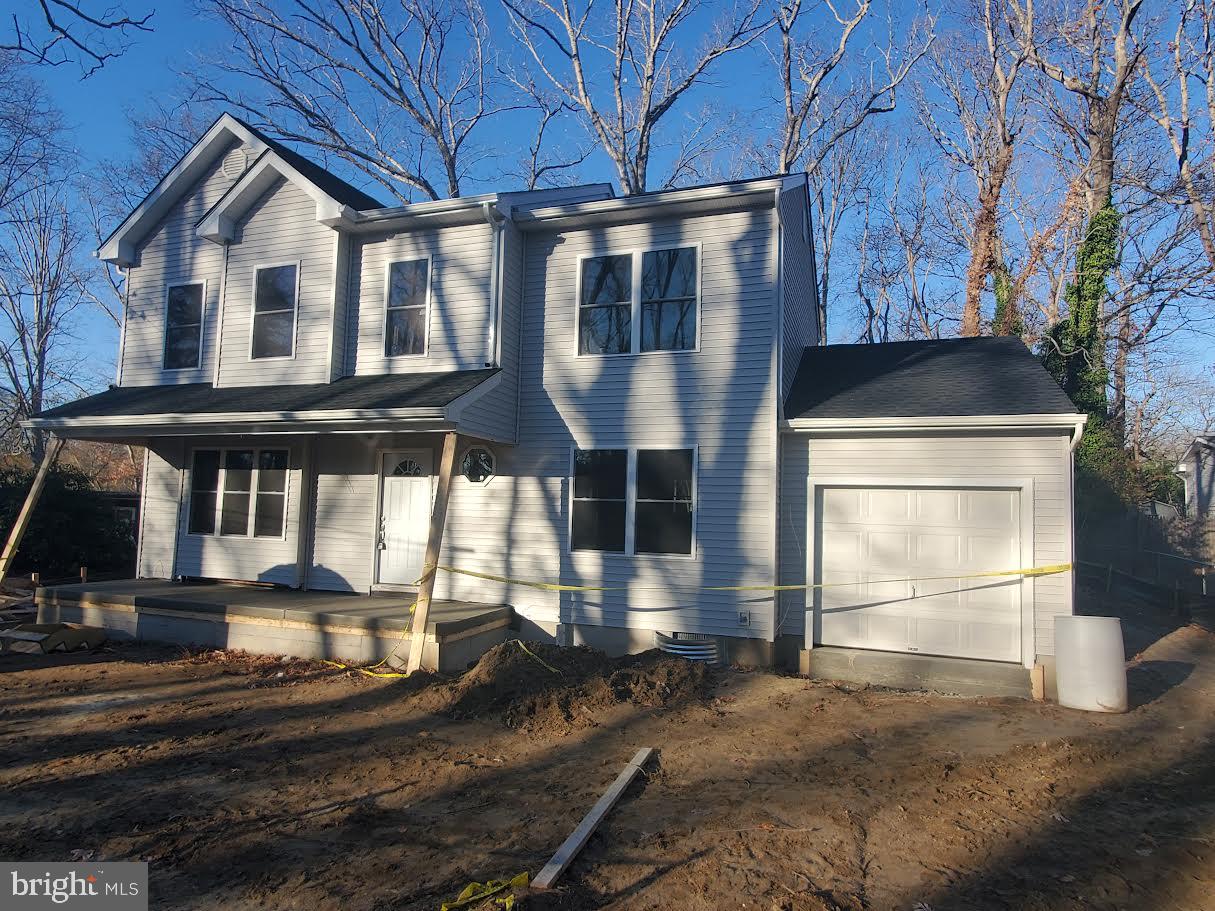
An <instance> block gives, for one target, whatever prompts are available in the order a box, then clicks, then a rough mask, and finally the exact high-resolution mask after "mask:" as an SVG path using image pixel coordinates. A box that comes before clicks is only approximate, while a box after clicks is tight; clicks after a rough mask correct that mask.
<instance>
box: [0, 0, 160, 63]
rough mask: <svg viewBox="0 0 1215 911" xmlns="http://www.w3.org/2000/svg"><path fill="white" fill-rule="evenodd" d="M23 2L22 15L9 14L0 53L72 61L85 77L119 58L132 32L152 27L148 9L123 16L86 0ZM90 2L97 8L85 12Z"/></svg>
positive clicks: (36, 59) (119, 11)
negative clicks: (6, 35) (7, 34)
mask: <svg viewBox="0 0 1215 911" xmlns="http://www.w3.org/2000/svg"><path fill="white" fill-rule="evenodd" d="M27 2H28V7H27V10H28V15H26V16H22V15H19V14H18V13H13V14H12V16H11V19H10V22H11V24H12V33H11V35H10V37H9V38H8V39H7V40H6V41H5V42H4V43H3V44H0V51H8V52H10V53H12V54H15V55H17V56H19V57H21V58H23V59H25V60H26V61H28V62H32V63H35V64H44V65H47V66H61V65H63V64H65V63H70V62H73V61H75V62H77V63H79V64H80V68H81V70H82V72H83V74H84V78H86V79H87V78H88V77H89V76H92V75H93V74H94V73H96V72H97V71H98V70H100V69H101V68H102V67H104V66H105V65H106V64H107V63H108V62H109V61H111V60H113V59H114V58H115V57H121V56H122V55H123V53H125V52H126V50H127V48H128V47H130V44H131V41H132V40H133V38H134V36H135V35H136V34H137V33H139V32H150V31H152V25H151V22H152V16H153V14H154V13H153V11H151V10H149V11H148V12H147V13H144V14H143V15H140V14H138V13H134V14H129V13H126V12H124V11H123V10H122V9H121V8H120V7H119V8H116V7H113V6H103V5H101V4H90V3H88V2H87V0H27ZM90 6H96V7H98V9H97V12H96V13H90V12H88V8H89V7H90Z"/></svg>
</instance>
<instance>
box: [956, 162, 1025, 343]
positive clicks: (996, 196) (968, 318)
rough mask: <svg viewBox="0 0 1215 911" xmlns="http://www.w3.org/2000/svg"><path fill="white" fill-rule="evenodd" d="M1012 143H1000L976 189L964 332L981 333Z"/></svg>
mask: <svg viewBox="0 0 1215 911" xmlns="http://www.w3.org/2000/svg"><path fill="white" fill-rule="evenodd" d="M1012 158H1013V147H1012V145H1007V144H1006V145H1003V146H1001V147H1000V150H999V152H997V153H996V158H995V161H993V162H992V167H991V173H990V174H988V175H987V179H986V180H985V181H983V185H982V186H981V187H980V189H979V203H978V208H977V209H976V210H975V224H974V230H973V231H972V233H971V238H970V266H969V267H968V268H967V270H966V303H965V304H964V305H963V308H962V328H961V333H962V335H963V336H975V335H981V334H982V332H983V325H982V313H983V310H982V306H983V290H984V288H986V287H987V276H989V275H991V273H992V272H993V271H994V270H995V266H996V231H997V228H998V227H999V214H1000V212H999V209H1000V195H1001V193H1002V192H1003V190H1004V181H1005V180H1006V179H1007V177H1008V170H1009V168H1010V167H1011V166H1012Z"/></svg>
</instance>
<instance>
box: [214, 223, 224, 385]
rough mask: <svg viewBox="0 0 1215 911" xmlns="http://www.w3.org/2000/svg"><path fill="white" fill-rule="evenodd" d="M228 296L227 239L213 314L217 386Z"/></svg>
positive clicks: (217, 383)
mask: <svg viewBox="0 0 1215 911" xmlns="http://www.w3.org/2000/svg"><path fill="white" fill-rule="evenodd" d="M227 296H228V241H226V240H225V241H224V256H223V265H222V266H221V267H220V273H219V307H218V308H217V309H216V314H215V372H214V374H213V376H212V377H211V385H212V386H215V387H217V388H218V386H219V365H220V362H221V361H222V360H223V353H224V299H225V298H226V297H227Z"/></svg>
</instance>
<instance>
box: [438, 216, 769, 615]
mask: <svg viewBox="0 0 1215 911" xmlns="http://www.w3.org/2000/svg"><path fill="white" fill-rule="evenodd" d="M773 214H774V213H773V212H771V211H770V210H767V211H765V210H759V211H748V212H738V213H730V214H718V215H713V216H705V217H701V218H690V219H686V220H681V221H663V222H654V223H645V224H631V225H620V226H613V227H606V228H601V229H596V230H583V231H576V232H575V231H569V232H563V233H560V234H529V235H527V258H526V266H527V269H526V278H525V286H524V291H523V300H524V324H523V330H522V337H523V339H525V340H527V343H526V344H525V345H524V346H523V349H522V365H521V370H522V376H521V398H520V429H519V444H518V446H516V447H501V448H500V450H499V453H498V456H499V460H498V474H497V475H496V476H495V477H494V478H493V479H491V480H490V481H489V482H488V483H486V484H484V485H470V484H467V483H465V484H463V485H455V486H454V487H453V491H454V492H453V496H452V503H451V506H450V507H449V511H448V532H449V534H448V537H447V539H446V541H445V548H444V557H443V559H444V560H450V561H451V562H453V563H455V564H456V565H458V566H469V567H470V568H477V569H481V570H483V571H485V572H490V573H496V574H502V575H508V576H509V575H513V576H516V577H521V578H545V579H557V578H560V579H562V580H565V581H571V582H583V583H585V584H587V585H609V586H625V587H629V588H631V590H630V591H626V592H611V593H603V594H593V593H592V594H585V595H583V594H570V593H562V594H556V593H547V592H539V591H535V590H532V589H525V588H522V587H513V586H509V585H504V584H498V583H489V582H483V581H480V580H472V579H465V578H461V577H455V578H453V577H448V576H441V577H440V579H439V582H438V585H439V596H443V597H459V598H469V599H470V600H481V601H492V602H502V601H505V602H507V603H510V604H512V605H513V606H514V607H515V608H516V610H518V611H519V612H520V613H521V614H523V615H524V616H525V617H526V618H528V619H530V620H532V621H534V622H537V623H545V624H551V623H554V622H557V621H561V622H566V623H579V624H591V625H599V626H612V627H626V626H628V627H634V628H638V629H656V630H668V631H681V632H700V633H713V634H721V635H730V636H748V637H759V638H767V637H770V636H771V635H772V632H773V628H772V619H773V608H772V597H771V595H767V594H763V593H760V594H756V593H747V594H745V595H739V594H738V593H726V592H700V591H697V590H696V589H697V588H698V587H699V586H703V585H747V584H754V585H762V584H765V583H770V582H771V581H772V575H773V566H772V562H773V551H774V541H773V535H774V532H775V527H776V520H775V516H774V514H773V510H774V504H773V500H772V491H773V489H774V486H775V471H776V452H775V444H776V413H775V408H776V389H775V381H774V379H773V376H772V360H773V358H772V354H773V345H774V344H775V334H776V333H775V319H774V316H775V304H776V300H775V282H774V275H773V268H774V265H775V264H774V258H773V247H772V242H773ZM696 243H699V244H700V245H701V263H700V268H701V282H700V283H701V320H700V346H701V347H700V351H699V352H695V353H689V352H654V353H647V354H645V355H642V356H621V357H611V358H600V357H582V358H580V357H578V356H577V353H576V347H575V345H574V343H573V340H574V339H575V337H576V333H575V319H576V310H577V307H576V300H577V262H578V259H579V257H580V256H589V255H596V254H598V253H600V252H609V251H613V250H621V249H625V250H628V249H638V250H646V249H658V248H662V247H675V246H689V245H693V244H696ZM437 268H438V267H436V275H437V274H438V272H437ZM575 446H577V447H579V448H584V449H592V448H596V449H611V448H630V447H632V448H639V449H645V448H648V447H652V448H658V447H687V448H693V447H695V448H696V449H697V478H696V480H697V495H698V499H697V503H696V555H695V557H692V558H689V557H687V556H678V555H674V556H673V555H665V554H638V555H622V554H603V553H594V552H591V553H581V552H579V553H573V554H571V553H570V552H569V546H568V544H569V541H568V538H569V526H568V509H569V506H568V504H569V483H570V479H569V470H570V467H569V466H570V450H571V448H572V447H575ZM740 609H741V610H746V611H747V612H748V613H749V617H750V622H749V624H748V625H746V626H742V625H740V624H739V620H738V613H739V610H740Z"/></svg>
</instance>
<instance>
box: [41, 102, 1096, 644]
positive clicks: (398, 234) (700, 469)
mask: <svg viewBox="0 0 1215 911" xmlns="http://www.w3.org/2000/svg"><path fill="white" fill-rule="evenodd" d="M810 237H811V232H810V223H809V208H808V199H807V188H806V181H805V178H804V176H803V175H797V176H790V177H777V178H764V179H756V180H746V181H738V182H733V183H726V184H720V185H715V186H706V187H697V188H692V189H682V190H668V191H661V192H656V193H647V194H642V195H638V196H632V197H627V198H615V197H614V196H613V194H612V190H611V188H610V187H609V186H607V185H601V184H596V185H590V186H581V187H570V188H563V189H552V190H540V191H534V192H521V193H499V194H487V195H482V196H475V197H467V198H461V199H451V200H444V201H440V202H426V203H418V204H413V205H406V206H397V207H382V206H380V205H379V204H378V203H377V202H375V201H374V200H372V199H369V198H368V197H367V196H365V195H364V194H363V193H361V192H360V191H358V190H356V189H354V188H352V187H350V186H348V185H346V184H345V183H343V182H342V181H340V180H338V179H336V178H335V177H333V176H332V175H330V174H328V173H327V172H325V171H323V170H321V169H319V168H318V167H316V166H315V165H313V164H311V163H309V162H307V161H306V160H304V159H302V158H300V157H299V156H298V155H296V154H294V153H291V152H290V151H289V150H286V149H284V148H283V147H282V146H280V145H278V144H277V143H275V142H272V141H270V140H269V139H267V138H266V137H264V136H262V135H261V134H259V133H258V132H256V131H254V130H253V129H251V128H249V127H248V126H246V125H245V124H243V123H241V122H240V121H238V120H236V119H235V118H233V117H230V116H226V115H225V116H223V117H221V118H220V119H219V120H218V121H217V122H216V123H215V125H214V126H213V127H212V128H211V129H210V130H209V131H208V132H207V134H206V135H205V136H204V137H203V138H202V139H201V140H200V141H199V142H198V144H197V145H196V146H195V147H194V148H193V149H191V151H190V152H189V153H188V154H187V155H186V156H185V157H184V158H183V159H182V161H181V162H180V163H178V165H177V166H176V167H175V168H174V169H173V171H172V172H170V174H168V175H167V176H166V177H165V179H164V180H163V181H161V183H160V184H159V185H158V186H157V187H156V189H155V190H154V191H153V192H152V193H151V194H150V195H149V196H148V198H147V199H146V200H145V201H144V202H143V203H142V204H141V205H140V206H139V207H138V208H137V209H136V210H135V211H134V212H133V213H132V214H131V215H130V217H128V218H127V219H126V221H124V222H123V224H122V225H121V226H120V227H119V228H118V230H117V231H116V232H115V233H114V235H113V236H112V237H111V238H110V239H109V240H107V241H106V243H105V244H104V245H103V246H102V248H101V250H100V251H99V255H100V256H101V257H102V258H103V259H105V260H106V261H108V262H112V263H115V264H117V265H118V266H120V267H122V268H123V269H124V270H125V273H126V275H127V278H128V288H129V293H128V298H127V300H126V304H125V320H124V325H123V331H122V343H121V352H120V358H119V368H118V378H117V384H116V386H115V387H114V388H112V389H110V390H109V391H107V392H103V393H101V394H99V395H96V396H92V397H91V398H87V399H84V400H82V401H79V402H74V403H72V404H70V405H66V406H63V407H61V408H56V409H54V410H51V411H49V412H46V413H45V414H43V415H41V416H40V417H39V418H37V419H36V420H35V421H34V422H33V423H35V424H36V425H37V426H41V427H44V428H46V429H49V430H53V431H54V432H55V433H57V434H60V435H62V436H69V437H81V438H90V439H107V440H124V441H130V442H136V443H139V444H143V445H147V447H148V458H147V464H146V468H145V484H144V487H143V490H144V503H143V509H142V512H141V527H140V542H139V574H140V575H141V576H144V577H153V578H178V577H202V578H217V579H239V580H255V581H261V582H272V583H277V584H280V585H284V586H291V587H301V588H311V589H326V590H333V591H347V592H357V593H368V592H375V591H379V590H389V591H392V590H399V589H408V587H409V586H410V584H411V583H413V582H414V581H415V580H416V579H417V578H418V576H419V575H420V574H421V572H422V568H423V549H424V547H425V544H426V535H427V524H428V517H429V512H430V507H431V498H432V489H433V483H432V482H433V475H434V473H435V466H436V464H437V459H438V450H439V446H440V443H441V441H442V438H443V437H442V435H443V434H444V433H447V432H452V431H454V432H456V433H458V434H459V435H460V441H461V443H460V447H459V451H458V456H457V462H456V466H457V472H458V475H457V477H456V479H455V482H454V485H453V489H452V493H451V499H450V506H449V509H448V512H447V521H446V534H445V537H444V540H443V550H442V554H441V557H440V563H441V564H444V565H454V566H457V567H461V568H466V569H469V570H473V571H476V572H481V573H487V574H491V575H496V576H503V577H508V578H511V579H525V580H561V581H562V582H564V583H570V584H578V585H585V586H599V587H605V586H606V587H609V588H611V589H613V590H612V591H598V592H596V591H589V592H570V591H543V590H537V589H534V588H529V587H525V586H521V585H518V584H515V583H511V582H499V581H493V580H485V579H480V578H475V577H471V576H463V575H453V574H450V573H446V572H444V573H442V574H440V576H439V578H438V581H437V585H436V597H438V598H452V599H462V600H467V601H473V602H484V603H487V604H500V603H507V604H510V605H511V606H512V607H513V608H514V610H515V613H516V615H517V616H518V617H519V618H520V622H521V624H522V626H523V629H524V633H525V635H529V636H547V637H551V638H554V639H556V640H557V641H560V642H564V643H588V644H591V645H595V646H600V647H604V648H607V649H609V650H612V651H625V650H639V649H644V648H650V647H652V646H653V644H654V633H655V631H662V632H676V633H696V634H705V635H711V636H716V637H720V641H721V642H722V643H723V644H724V645H725V646H726V647H727V651H728V654H729V656H730V657H731V658H733V659H736V660H750V661H760V662H767V661H771V660H772V655H773V651H774V648H773V646H774V642H775V641H776V639H777V636H778V634H787V636H788V637H789V638H788V641H789V642H791V643H799V642H800V641H801V639H802V636H803V633H805V632H807V631H808V632H809V633H810V636H811V639H810V642H811V644H813V645H820V644H821V645H835V646H850V647H859V648H865V649H885V650H893V651H897V652H912V653H915V652H922V653H928V654H934V655H945V656H953V657H967V658H979V659H987V660H989V661H993V662H1003V663H1006V664H1008V665H1011V666H1013V667H1021V668H1024V667H1029V666H1032V665H1033V664H1034V662H1035V661H1037V660H1040V659H1041V660H1045V659H1046V656H1049V655H1050V654H1051V653H1052V652H1053V647H1052V632H1053V624H1052V619H1053V617H1054V616H1056V615H1060V614H1068V613H1070V612H1071V611H1072V590H1071V576H1070V574H1062V575H1055V576H1049V577H1043V578H1038V579H1021V578H1019V577H1013V578H1004V579H993V580H983V581H982V582H981V583H979V584H969V583H967V582H966V581H965V580H961V581H959V580H958V579H957V578H954V577H950V578H948V579H940V578H934V577H941V576H949V574H950V573H955V574H956V573H959V572H971V571H980V570H1003V569H1015V568H1019V567H1026V566H1030V565H1034V564H1044V563H1061V562H1067V561H1070V559H1071V553H1072V511H1071V446H1072V444H1073V443H1074V441H1075V439H1076V438H1077V437H1078V435H1079V432H1080V430H1081V428H1082V426H1083V420H1084V418H1083V416H1082V415H1078V414H1076V413H1075V409H1074V408H1073V407H1072V405H1071V403H1070V402H1069V401H1068V400H1067V398H1066V396H1064V395H1063V393H1062V392H1061V391H1060V390H1059V389H1058V387H1057V386H1055V385H1054V383H1053V382H1052V381H1051V380H1050V378H1049V376H1048V375H1047V374H1046V372H1045V371H1044V370H1042V368H1041V367H1040V366H1039V365H1038V364H1037V362H1036V360H1035V359H1034V358H1033V357H1032V356H1031V355H1030V353H1029V352H1028V351H1027V350H1026V349H1025V347H1024V346H1023V345H1022V344H1021V343H1020V342H1018V341H1014V340H1006V339H972V340H962V341H952V342H927V343H902V344H891V345H878V346H847V345H845V346H831V347H826V348H822V347H816V345H817V343H818V330H817V326H816V318H815V313H816V306H815V304H816V302H815V298H814V295H815V290H814V289H815V275H814V270H815V267H814V254H813V250H812V247H811V241H810ZM778 504H779V506H778ZM913 575H915V576H923V577H928V578H929V579H930V580H931V581H925V582H915V583H904V582H890V581H883V580H890V579H903V578H907V577H909V576H913ZM778 578H779V579H780V580H781V581H782V582H786V583H789V584H798V583H801V582H803V581H805V580H822V581H825V582H829V583H831V584H832V585H833V586H839V584H840V583H847V585H848V587H833V588H829V589H825V590H823V593H822V595H821V596H819V595H815V596H812V597H810V598H808V599H807V598H806V597H805V596H804V593H802V592H799V591H794V592H789V591H785V592H780V593H779V596H777V595H775V594H774V593H773V592H772V591H771V590H767V591H765V590H764V589H763V587H764V586H771V585H772V584H773V582H774V581H775V580H777V579H778ZM748 586H750V587H754V588H752V589H751V590H745V587H748ZM858 586H859V587H858ZM729 587H744V590H726V589H727V588H729Z"/></svg>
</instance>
